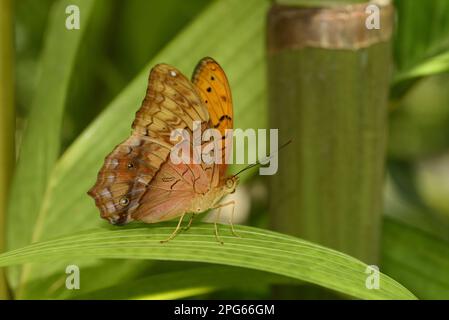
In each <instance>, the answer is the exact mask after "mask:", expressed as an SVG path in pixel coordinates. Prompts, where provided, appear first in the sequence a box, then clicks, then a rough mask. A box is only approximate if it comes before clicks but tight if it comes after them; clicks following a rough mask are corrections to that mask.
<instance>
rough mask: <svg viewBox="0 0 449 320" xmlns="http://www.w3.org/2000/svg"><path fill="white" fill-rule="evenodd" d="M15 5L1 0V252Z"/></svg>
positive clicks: (3, 294)
mask: <svg viewBox="0 0 449 320" xmlns="http://www.w3.org/2000/svg"><path fill="white" fill-rule="evenodd" d="M13 56H14V50H13V6H12V2H11V0H0V103H1V105H0V252H2V251H3V250H4V248H5V233H6V229H5V221H6V219H5V217H6V202H7V199H8V194H9V185H10V182H11V177H12V171H13V170H12V169H13V167H14V158H15V154H14V130H15V125H14V124H15V118H14V117H15V116H14V114H15V112H14V72H13V66H14V63H13ZM8 297H9V295H8V287H7V284H6V278H5V274H4V270H0V299H8Z"/></svg>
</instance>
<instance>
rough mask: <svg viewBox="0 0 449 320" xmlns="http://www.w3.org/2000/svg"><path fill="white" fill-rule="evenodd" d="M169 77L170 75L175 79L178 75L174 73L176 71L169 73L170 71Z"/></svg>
mask: <svg viewBox="0 0 449 320" xmlns="http://www.w3.org/2000/svg"><path fill="white" fill-rule="evenodd" d="M170 75H171V76H172V77H176V76H177V75H178V74H177V73H176V71H174V70H171V71H170Z"/></svg>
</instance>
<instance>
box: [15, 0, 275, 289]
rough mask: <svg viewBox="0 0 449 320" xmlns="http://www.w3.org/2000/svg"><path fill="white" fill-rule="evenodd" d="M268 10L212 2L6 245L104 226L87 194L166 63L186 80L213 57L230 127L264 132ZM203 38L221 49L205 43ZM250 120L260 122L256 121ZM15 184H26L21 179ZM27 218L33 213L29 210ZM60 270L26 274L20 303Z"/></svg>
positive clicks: (261, 4) (79, 146)
mask: <svg viewBox="0 0 449 320" xmlns="http://www.w3.org/2000/svg"><path fill="white" fill-rule="evenodd" d="M268 5H269V2H268V1H260V0H249V1H245V2H244V3H242V2H241V1H238V0H227V1H217V2H215V3H213V4H212V5H211V6H210V7H209V8H207V10H205V11H204V12H203V13H202V14H200V15H199V16H198V18H197V19H196V20H195V21H193V22H192V24H191V25H190V26H189V27H188V28H186V29H185V30H184V31H183V32H182V33H181V34H179V35H178V36H177V37H176V38H175V39H174V40H173V41H172V42H171V43H170V44H169V45H168V46H167V47H166V48H165V49H164V50H162V52H160V53H159V54H158V55H157V56H156V57H155V58H154V59H152V61H151V62H150V63H149V64H148V65H147V66H146V67H145V68H144V70H142V71H141V72H140V73H139V74H138V75H137V77H136V78H135V79H134V80H133V81H132V82H131V83H130V84H129V85H128V87H127V88H125V89H124V90H123V91H122V92H121V93H120V94H119V95H118V96H117V97H116V98H115V99H114V100H113V101H112V102H111V104H110V105H109V106H107V108H106V110H105V112H103V113H102V114H101V115H100V116H99V117H98V118H97V119H96V120H95V121H94V122H93V123H92V124H91V125H90V126H89V127H88V128H87V129H86V130H85V131H84V132H83V133H82V134H81V135H80V136H79V137H78V138H77V139H76V141H75V142H74V143H73V144H72V145H71V147H69V149H68V150H67V151H66V152H65V153H64V154H63V156H62V157H61V158H60V160H59V161H58V163H57V164H56V166H55V168H54V170H53V172H52V174H51V177H50V180H49V182H48V188H47V190H46V192H45V194H44V197H43V201H42V206H41V209H40V212H39V217H38V224H34V219H33V220H30V221H26V220H25V219H24V220H23V221H22V220H21V221H18V218H15V219H14V221H11V224H10V229H9V230H10V231H9V232H10V234H11V237H13V235H14V234H15V232H16V231H17V228H19V227H20V226H21V225H27V227H26V230H23V231H20V232H24V233H25V232H26V233H28V232H30V233H34V234H35V237H34V240H36V241H39V240H44V239H49V238H52V237H56V236H60V235H63V234H68V233H73V232H76V231H77V230H83V229H87V228H90V227H93V226H96V225H97V226H99V225H103V224H104V223H105V222H104V221H102V220H101V219H100V218H99V214H98V210H97V208H96V207H95V205H94V202H93V201H92V199H91V198H89V197H88V196H87V195H86V192H87V190H88V189H89V188H90V187H91V186H92V185H93V184H94V182H95V179H96V177H97V172H98V170H99V169H100V167H101V165H102V163H103V160H104V157H105V155H107V154H108V153H109V152H110V151H111V150H112V149H113V147H114V146H115V145H117V144H118V143H120V142H121V141H123V140H124V139H125V138H126V137H127V136H128V135H129V131H130V125H131V122H132V120H133V118H134V115H135V112H136V111H137V109H138V108H139V106H140V104H141V101H142V99H143V97H144V94H145V92H146V86H147V79H148V73H149V70H150V69H151V67H153V66H154V65H155V64H157V63H161V62H166V63H170V64H172V65H175V66H176V67H178V68H179V69H180V70H181V71H183V72H184V73H185V74H190V73H191V71H192V70H193V68H194V66H195V65H196V63H197V62H198V60H199V59H201V58H202V57H204V56H212V57H214V58H215V59H217V60H218V61H219V62H220V64H221V65H223V67H224V69H225V70H226V73H227V75H228V76H229V81H230V84H231V88H232V92H233V100H234V102H235V118H236V124H235V125H236V127H240V128H246V127H252V128H258V127H263V126H264V125H265V123H266V118H265V116H266V112H265V60H264V32H263V30H264V26H265V15H266V12H267V9H268ZM217 21H220V23H217ZM206 37H207V38H208V39H219V41H204V39H205V38H206ZM186 53H188V54H186ZM254 114H257V115H259V116H257V117H254ZM41 125H42V124H41ZM39 129H41V126H39ZM55 135H56V136H57V134H56V133H55ZM34 167H35V166H34V165H33V164H28V166H27V167H26V168H27V170H29V171H31V170H33V168H34ZM17 180H18V181H20V182H21V183H22V184H25V183H26V181H25V180H24V179H23V177H18V178H17ZM18 183H19V182H18ZM21 194H22V193H21ZM13 201H16V202H20V201H24V199H21V200H20V201H19V200H17V199H16V198H15V199H14V200H13ZM33 203H34V202H33ZM36 206H37V204H36ZM30 210H31V211H32V212H36V210H35V207H32V208H30ZM30 229H32V230H30ZM61 267H62V266H61V264H53V265H51V266H46V267H45V269H44V270H41V269H39V267H37V266H36V267H35V266H33V265H29V266H26V267H25V270H24V272H23V274H22V277H21V287H22V290H20V292H19V297H24V296H26V287H27V283H28V282H35V283H37V282H39V281H42V284H41V285H42V288H48V287H50V286H52V285H53V283H47V282H45V279H43V278H42V277H41V276H40V275H41V274H43V273H45V274H48V273H50V272H51V271H52V272H54V273H58V272H60V270H61ZM111 268H114V266H111ZM120 272H122V270H120Z"/></svg>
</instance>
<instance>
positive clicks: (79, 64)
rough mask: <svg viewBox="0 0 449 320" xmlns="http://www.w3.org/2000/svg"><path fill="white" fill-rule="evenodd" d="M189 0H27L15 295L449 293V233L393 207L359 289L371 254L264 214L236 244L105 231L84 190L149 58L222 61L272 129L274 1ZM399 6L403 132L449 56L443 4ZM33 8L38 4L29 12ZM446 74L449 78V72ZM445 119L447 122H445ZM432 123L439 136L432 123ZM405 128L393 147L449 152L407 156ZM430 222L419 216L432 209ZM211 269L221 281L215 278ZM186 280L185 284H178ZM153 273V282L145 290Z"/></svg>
mask: <svg viewBox="0 0 449 320" xmlns="http://www.w3.org/2000/svg"><path fill="white" fill-rule="evenodd" d="M69 3H70V4H77V5H78V6H79V7H80V9H81V13H82V20H81V21H82V22H81V23H82V26H81V29H80V30H76V31H69V30H67V29H65V28H64V23H65V18H66V15H65V7H66V6H67V5H68V4H69ZM185 3H186V2H185V1H183V0H171V1H157V2H156V1H138V0H132V1H126V2H120V1H114V2H111V1H105V0H96V1H92V0H76V1H75V0H71V1H66V0H58V1H56V0H55V1H42V2H40V5H38V6H37V5H36V4H35V1H33V0H23V1H21V2H20V5H18V6H17V12H16V15H17V19H16V21H17V22H16V30H17V31H16V33H17V34H16V38H17V40H16V41H17V49H16V56H17V90H18V92H17V97H18V99H17V108H18V124H19V127H18V136H19V137H21V139H19V142H20V145H18V149H19V150H20V158H19V161H18V164H17V168H16V170H15V176H14V183H13V186H12V191H11V197H10V201H9V204H10V205H9V211H8V225H7V234H6V236H7V240H8V250H9V251H8V252H6V253H4V254H2V255H0V265H1V266H11V265H13V264H14V265H16V266H15V267H10V268H8V282H9V285H10V286H11V288H12V290H13V292H14V295H15V297H16V298H22V299H23V298H77V295H78V297H81V298H82V297H92V298H102V297H109V298H136V297H147V298H161V297H166V298H167V297H168V298H180V297H190V296H197V295H199V294H206V293H210V292H213V291H216V290H219V289H223V288H226V287H229V286H231V284H232V287H242V286H246V284H245V283H244V282H245V281H243V280H244V279H248V278H252V279H253V280H252V282H251V281H250V282H251V283H252V284H253V285H254V291H257V292H264V291H263V289H261V288H266V287H267V286H268V285H270V284H272V283H297V282H295V281H297V280H301V281H306V282H311V283H314V284H317V285H320V286H323V287H326V288H329V289H332V290H336V291H338V292H340V293H343V294H347V295H350V296H353V297H357V298H366V299H369V298H378V299H382V298H398V299H409V298H414V295H416V296H417V297H419V298H435V297H441V296H439V295H438V292H441V290H446V291H447V292H449V290H448V289H449V280H448V279H447V277H448V275H447V274H446V273H444V272H443V270H444V269H445V268H446V267H447V266H448V264H449V253H448V252H447V243H446V242H444V241H443V240H441V239H440V238H439V237H438V236H430V235H428V234H427V233H426V232H429V230H427V231H419V230H417V229H419V228H420V226H419V225H418V224H415V223H414V222H413V221H414V220H413V219H408V215H407V213H408V211H407V212H406V213H405V214H404V213H401V217H400V219H399V220H398V219H397V218H398V217H397V214H396V212H395V211H394V210H387V211H388V212H387V213H388V214H389V216H390V218H388V220H386V229H385V232H384V235H383V237H384V241H383V249H382V252H383V256H384V259H383V265H381V270H382V271H384V274H382V276H381V279H382V280H381V282H382V285H381V290H378V291H377V290H366V288H365V287H364V285H365V282H364V279H365V278H366V274H365V269H366V265H365V264H363V263H362V262H360V261H357V260H356V259H354V258H351V257H349V256H347V255H344V254H342V253H338V252H336V251H333V250H330V249H327V248H323V247H321V246H318V245H316V244H312V243H308V242H305V241H302V240H300V239H297V238H293V237H289V236H285V235H282V234H277V233H273V232H270V231H267V230H265V229H264V228H262V227H265V225H264V224H263V223H261V224H258V225H257V226H259V227H261V228H254V227H238V229H239V231H240V232H241V233H242V234H243V238H242V239H240V238H233V237H228V233H227V231H226V230H225V229H226V228H224V227H222V229H224V230H223V235H224V236H225V237H224V238H225V239H226V240H225V245H224V246H220V245H219V244H217V243H216V242H215V240H214V238H213V231H212V229H211V227H210V226H209V225H204V224H198V225H195V226H194V227H193V228H192V229H191V230H190V231H189V232H187V233H184V234H181V235H180V236H179V237H178V238H176V241H173V242H172V243H168V244H167V245H160V244H159V243H158V242H157V241H155V240H157V239H160V238H161V237H163V236H164V234H167V232H169V231H168V229H167V226H170V227H173V225H172V224H168V225H156V226H140V225H138V226H130V227H127V228H125V229H116V228H110V227H105V222H103V221H100V219H99V218H98V212H97V209H96V208H95V206H94V205H93V202H92V201H91V199H89V198H88V197H87V196H86V194H85V192H86V190H88V189H89V187H90V186H91V185H92V184H93V183H94V180H95V178H96V172H97V171H98V169H99V167H100V165H101V163H102V161H103V158H104V156H105V155H106V154H107V153H108V152H109V150H111V149H112V147H114V146H115V145H116V144H117V143H119V142H120V141H121V140H123V139H124V138H125V137H126V136H127V135H128V133H129V125H130V123H131V121H132V118H133V116H134V113H135V111H136V109H137V107H138V106H139V105H140V102H141V100H142V98H143V94H144V92H145V87H146V80H147V75H148V71H149V69H150V68H151V66H153V65H154V64H156V63H159V62H166V63H170V64H173V65H176V66H177V67H178V68H179V69H181V70H182V71H184V72H185V73H186V74H189V73H190V72H191V71H192V68H193V66H194V65H195V63H196V61H198V60H199V59H200V58H202V57H203V56H213V57H214V58H216V59H217V60H218V61H220V63H221V64H222V65H223V67H224V69H225V70H226V72H227V74H228V75H229V78H230V83H231V87H232V88H233V97H234V101H235V113H236V116H235V118H236V126H237V127H241V128H246V127H256V128H257V127H264V125H265V122H266V111H265V103H266V102H265V100H266V99H265V87H266V83H265V60H264V57H265V53H264V52H265V48H264V41H265V35H264V30H265V17H266V12H267V9H268V7H269V5H270V2H269V1H268V0H248V1H244V2H242V1H238V0H222V1H206V0H203V1H194V2H189V4H188V5H186V4H185ZM418 5H419V6H420V7H419V8H418V9H417V8H416V7H417V6H418ZM396 6H397V9H398V28H397V34H396V39H395V53H394V55H395V64H396V73H395V77H394V81H393V83H392V91H391V96H392V101H393V102H394V103H395V105H396V106H397V107H396V110H395V111H393V112H392V114H391V120H390V121H391V124H392V126H393V127H394V126H395V125H396V124H397V122H398V121H404V117H401V114H400V113H401V112H404V111H403V110H408V109H407V103H408V102H407V101H408V100H407V97H409V95H413V94H416V92H417V91H416V90H418V88H419V86H420V84H421V83H422V82H424V81H426V80H427V79H429V77H432V76H434V75H435V74H441V73H443V72H447V70H448V67H449V59H447V57H448V55H449V46H448V43H445V39H446V40H447V39H449V37H448V36H449V23H448V21H449V7H448V5H447V1H445V0H432V1H426V2H425V3H421V2H419V3H418V2H415V1H407V0H397V1H396ZM30 8H35V9H36V10H35V11H33V15H30V14H29V12H30V10H32V9H30ZM48 8H51V10H50V11H49V12H50V13H49V14H48V13H47V9H48ZM429 22H431V27H430V28H429ZM432 79H435V77H433V78H432ZM438 79H439V80H438V81H440V80H441V79H442V80H441V81H445V82H447V78H438ZM441 101H442V103H445V106H446V108H443V107H442V108H439V109H438V112H445V113H446V114H447V105H449V101H448V100H441ZM443 101H444V102H443ZM415 108H416V107H415ZM254 115H257V116H254ZM435 118H438V119H440V120H441V117H438V116H436V117H435ZM407 119H410V120H407ZM417 119H419V113H418V114H416V113H415V114H413V113H412V114H411V115H410V116H409V118H405V120H406V121H409V122H407V124H408V125H409V128H410V130H411V133H413V132H414V131H413V130H418V129H417V128H416V126H415V125H414V123H415V122H416V121H417ZM432 119H434V118H432ZM432 119H430V120H432ZM445 119H446V120H445V121H447V122H445V123H444V124H445V125H446V126H447V125H448V124H449V123H448V122H449V120H447V119H449V118H445ZM430 120H429V121H430ZM444 124H443V125H444ZM425 129H426V130H428V131H431V132H433V131H432V130H433V126H432V125H431V124H430V125H428V126H426V127H425ZM398 134H400V130H395V131H393V132H392V139H391V141H393V142H396V141H400V143H397V145H398V146H395V144H391V145H390V147H389V148H390V149H389V154H390V155H392V156H394V158H395V160H397V159H400V160H401V163H403V166H409V165H410V164H411V163H412V164H413V163H414V162H415V161H417V159H418V158H421V157H423V156H429V155H433V154H435V153H436V152H438V153H443V152H445V151H447V147H448V145H449V144H444V143H438V144H435V147H434V148H433V149H431V150H429V148H425V146H423V148H419V146H418V147H417V148H415V149H414V150H413V153H412V155H411V153H405V152H401V150H408V149H407V148H406V146H404V140H403V139H402V140H401V139H398V138H397V135H398ZM445 141H446V142H447V136H446V140H445ZM405 143H406V142H405ZM398 167H399V169H398ZM36 168H39V170H37V169H36ZM390 168H392V169H391V174H392V176H393V177H394V182H395V183H396V185H395V188H396V189H397V190H396V191H398V194H399V195H398V197H400V198H401V199H402V200H404V199H405V200H404V201H409V200H410V199H409V198H406V197H405V196H404V194H408V195H410V192H408V191H410V190H407V188H408V187H407V186H406V187H404V186H403V184H401V183H400V182H401V181H403V180H401V179H409V178H410V177H411V176H412V175H413V174H414V171H413V170H411V171H410V172H409V171H407V174H406V175H405V178H404V176H401V175H398V174H397V173H398V172H399V171H400V170H402V169H403V167H402V166H401V164H400V165H399V166H390ZM423 170H425V169H423ZM401 172H403V171H401ZM411 180H412V179H409V180H407V181H411ZM406 185H408V184H406ZM412 185H413V184H412ZM401 186H402V187H401ZM387 190H388V189H387ZM387 192H389V191H387ZM420 196H421V195H420V194H419V193H415V194H414V197H418V198H419V197H420ZM415 200H416V199H415ZM418 200H419V201H415V202H413V201H411V200H410V203H411V206H414V205H415V203H416V202H419V203H421V204H422V203H423V202H424V205H425V206H428V204H426V203H425V199H424V200H423V199H418ZM387 204H388V197H387ZM390 208H391V206H390ZM410 211H412V210H410ZM424 211H425V210H423V212H424ZM426 212H427V211H426ZM259 214H260V213H259ZM436 215H437V213H436ZM391 216H393V218H394V217H396V218H394V219H395V220H392V219H393V218H391ZM434 217H435V215H425V216H424V217H423V219H425V220H431V219H434ZM410 225H415V226H414V227H410ZM92 228H97V229H92ZM86 230H87V231H86ZM409 241H410V242H409ZM32 243H34V244H32ZM417 247H419V248H421V251H420V254H421V255H422V256H423V257H427V258H428V259H426V263H422V261H423V260H422V259H421V258H419V259H418V258H417V256H416V255H415V254H414V250H415V249H416V248H417ZM426 253H427V254H426ZM105 258H108V259H105ZM111 258H114V259H111ZM48 260H50V262H48ZM156 260H170V261H172V260H175V262H174V261H172V262H164V263H162V262H159V261H156ZM45 261H47V262H45ZM183 261H184V262H183ZM185 261H188V262H189V263H187V264H186V262H185ZM274 261H275V262H274ZM38 262H39V263H38ZM193 262H195V263H193ZM204 262H207V263H209V264H203V263H204ZM68 263H75V264H77V265H79V266H80V268H81V269H82V270H83V284H82V285H83V290H82V292H80V293H76V294H72V293H70V292H68V290H62V286H63V279H65V276H66V275H65V273H64V270H65V266H66V265H67V264H68ZM214 264H218V266H217V265H214ZM184 267H185V269H183V268H184ZM161 268H163V270H161ZM248 268H249V269H248ZM250 269H251V270H250ZM214 272H216V274H221V275H223V277H222V278H221V279H217V278H216V277H214V276H213V274H214ZM267 272H268V273H267ZM202 275H204V276H202ZM389 276H391V277H393V278H394V279H397V280H399V281H400V282H401V284H402V285H404V286H405V287H406V288H408V289H409V290H411V291H412V292H413V294H414V295H413V294H411V293H410V292H409V291H408V290H407V289H405V288H404V287H403V286H402V285H400V284H398V283H397V282H396V281H395V280H393V279H392V278H390V277H389ZM184 277H186V278H188V279H191V281H188V280H185V281H184V282H180V279H181V278H184ZM437 277H440V278H439V279H437ZM230 279H234V280H230ZM429 279H430V280H429ZM100 280H101V281H100ZM426 282H427V285H426ZM148 283H155V285H152V286H151V287H149V286H145V285H144V284H148ZM138 284H140V285H138ZM250 286H251V284H250ZM111 288H112V289H111ZM123 292H127V293H128V294H124V293H123Z"/></svg>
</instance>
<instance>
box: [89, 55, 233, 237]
mask: <svg viewBox="0 0 449 320" xmlns="http://www.w3.org/2000/svg"><path fill="white" fill-rule="evenodd" d="M195 123H196V124H198V123H200V124H201V130H205V129H207V128H214V129H217V130H218V131H219V132H220V135H221V139H222V142H225V143H223V144H222V152H221V157H222V161H218V162H216V163H205V162H203V161H201V162H200V163H197V164H195V163H192V162H193V161H190V162H189V163H180V164H174V163H173V162H172V161H171V159H170V155H169V154H170V152H171V150H172V148H173V147H174V146H175V144H176V143H177V142H176V141H172V139H171V138H170V137H171V133H172V132H173V130H177V129H184V130H185V131H186V132H188V133H189V136H190V137H192V135H193V132H194V129H195V128H194V125H195ZM232 127H233V106H232V97H231V90H230V86H229V82H228V80H227V78H226V75H225V73H224V71H223V69H222V68H221V67H220V65H219V64H218V63H217V62H216V61H215V60H213V59H212V58H209V57H206V58H203V59H202V60H200V62H199V63H198V64H197V66H196V68H195V70H194V72H193V76H192V80H191V81H190V80H189V79H187V77H185V76H184V75H183V74H182V73H181V72H180V71H179V70H177V69H176V68H174V67H173V66H170V65H168V64H158V65H156V66H155V67H154V68H153V69H152V70H151V72H150V76H149V80H148V88H147V92H146V96H145V98H144V100H143V102H142V105H141V107H140V109H139V110H138V111H137V113H136V117H135V120H134V122H133V124H132V133H131V136H130V137H129V138H128V139H126V140H125V141H124V142H122V143H121V144H119V145H118V146H116V147H115V148H114V150H113V151H112V152H111V153H110V154H109V155H108V156H107V157H106V158H105V161H104V164H103V167H102V168H101V170H100V171H99V173H98V177H97V181H96V183H95V185H94V186H93V187H92V188H91V189H90V190H89V191H88V194H89V195H90V196H91V197H92V198H94V200H95V204H96V206H97V207H98V209H99V210H100V215H101V217H102V218H104V219H106V220H108V221H109V222H110V223H111V224H114V225H124V224H126V223H129V222H131V221H142V222H145V223H156V222H160V221H165V220H171V219H174V218H177V217H179V221H178V224H177V227H176V229H175V230H174V231H173V233H172V234H171V235H170V236H169V237H168V238H167V239H166V240H163V241H162V242H166V241H169V240H171V239H173V238H174V237H175V236H176V234H177V233H178V232H179V231H180V226H181V223H182V221H183V219H184V217H185V215H186V214H188V213H191V216H190V221H189V222H188V226H187V227H186V229H187V228H189V227H190V225H191V223H192V221H193V218H194V216H195V215H196V214H198V213H201V212H204V211H207V210H209V209H218V213H217V220H218V217H219V215H220V209H221V208H222V207H224V206H231V205H232V214H231V218H230V222H231V229H232V232H233V233H234V234H235V231H234V226H233V225H232V218H233V215H234V206H235V203H234V202H233V201H229V202H226V203H220V201H221V199H222V198H223V197H224V196H225V195H227V194H230V193H233V192H234V191H235V190H236V187H237V184H238V182H239V180H238V177H237V175H231V176H227V175H226V169H227V168H226V167H227V166H226V161H225V160H226V159H225V157H226V156H227V153H226V152H224V150H225V148H232V138H229V136H227V135H226V129H232ZM189 143H193V139H192V140H190V142H189ZM191 156H192V157H193V153H192V155H191ZM215 236H216V238H217V240H218V241H219V242H221V243H222V241H221V240H220V238H219V236H218V228H217V222H215Z"/></svg>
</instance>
